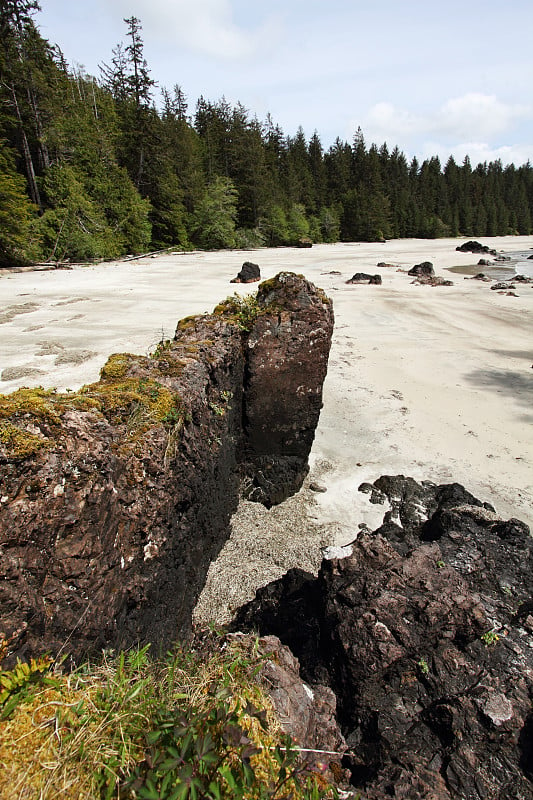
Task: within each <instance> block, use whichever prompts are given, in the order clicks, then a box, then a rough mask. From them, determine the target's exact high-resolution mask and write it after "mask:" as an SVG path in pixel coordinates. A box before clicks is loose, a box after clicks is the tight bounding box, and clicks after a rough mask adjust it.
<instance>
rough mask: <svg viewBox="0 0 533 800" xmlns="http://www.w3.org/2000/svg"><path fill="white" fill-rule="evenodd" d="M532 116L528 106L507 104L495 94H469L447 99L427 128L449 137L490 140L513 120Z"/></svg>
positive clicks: (505, 128) (502, 131) (506, 128)
mask: <svg viewBox="0 0 533 800" xmlns="http://www.w3.org/2000/svg"><path fill="white" fill-rule="evenodd" d="M531 113H532V110H531V107H528V106H523V105H506V104H505V103H501V102H500V101H499V100H497V99H496V97H495V96H494V95H486V94H479V93H478V92H470V93H468V94H465V95H463V96H462V97H454V98H453V99H451V100H448V101H447V102H446V103H445V104H444V105H443V106H442V108H441V109H439V111H438V112H437V114H436V116H435V118H434V119H433V120H430V125H431V128H432V130H433V131H434V132H435V133H438V134H439V133H440V134H441V135H446V134H447V135H448V136H450V137H452V138H456V137H458V136H459V137H461V138H467V137H472V136H475V137H476V138H477V137H480V138H490V137H491V136H495V135H497V134H500V133H504V131H506V130H508V128H509V127H510V126H511V125H512V124H513V123H514V122H515V120H519V119H521V118H523V117H528V116H531Z"/></svg>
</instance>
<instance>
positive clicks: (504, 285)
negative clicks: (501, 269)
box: [490, 278, 516, 289]
mask: <svg viewBox="0 0 533 800" xmlns="http://www.w3.org/2000/svg"><path fill="white" fill-rule="evenodd" d="M513 280H514V278H513ZM490 288H491V289H516V286H515V285H514V283H508V282H507V281H500V282H499V283H493V284H492V286H491V287H490Z"/></svg>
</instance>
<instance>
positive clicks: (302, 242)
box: [296, 236, 313, 248]
mask: <svg viewBox="0 0 533 800" xmlns="http://www.w3.org/2000/svg"><path fill="white" fill-rule="evenodd" d="M312 246H313V241H312V239H309V237H308V236H302V237H301V239H298V241H297V242H296V247H303V248H308V247H312Z"/></svg>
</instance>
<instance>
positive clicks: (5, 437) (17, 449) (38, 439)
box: [0, 420, 51, 461]
mask: <svg viewBox="0 0 533 800" xmlns="http://www.w3.org/2000/svg"><path fill="white" fill-rule="evenodd" d="M50 446H51V442H50V441H49V440H48V439H47V438H46V437H44V436H39V435H38V434H36V433H31V432H30V431H26V430H24V428H19V427H18V426H17V425H13V424H12V423H11V422H6V421H5V420H2V421H1V422H0V456H2V457H3V458H5V459H9V460H10V461H18V460H19V459H23V458H28V457H29V456H33V455H35V453H38V452H39V450H42V449H43V448H47V447H50Z"/></svg>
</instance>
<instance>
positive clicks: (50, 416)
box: [0, 386, 61, 423]
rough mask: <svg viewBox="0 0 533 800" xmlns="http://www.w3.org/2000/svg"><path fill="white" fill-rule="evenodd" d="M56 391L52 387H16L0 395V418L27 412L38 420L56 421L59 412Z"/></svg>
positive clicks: (57, 420) (58, 417)
mask: <svg viewBox="0 0 533 800" xmlns="http://www.w3.org/2000/svg"><path fill="white" fill-rule="evenodd" d="M57 397H58V395H57V393H56V392H55V391H54V389H43V388H42V387H41V386H38V387H37V388H36V389H26V388H23V389H17V391H16V392H12V394H3V395H0V419H8V418H12V417H15V418H17V417H21V416H23V415H27V414H29V415H30V416H31V417H37V419H40V420H46V421H48V422H51V423H58V422H59V421H60V419H61V413H60V411H59V410H58V408H57V407H56V400H57Z"/></svg>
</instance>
